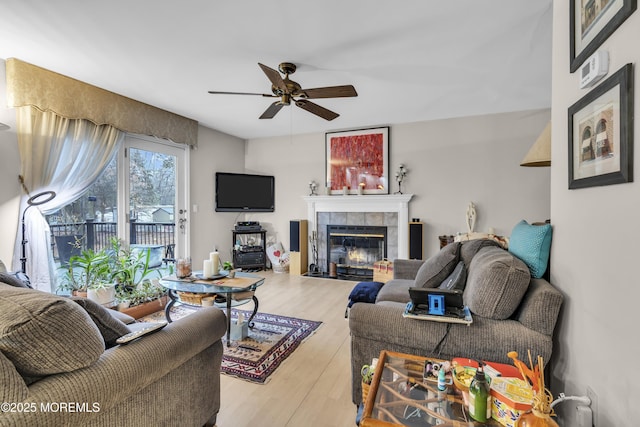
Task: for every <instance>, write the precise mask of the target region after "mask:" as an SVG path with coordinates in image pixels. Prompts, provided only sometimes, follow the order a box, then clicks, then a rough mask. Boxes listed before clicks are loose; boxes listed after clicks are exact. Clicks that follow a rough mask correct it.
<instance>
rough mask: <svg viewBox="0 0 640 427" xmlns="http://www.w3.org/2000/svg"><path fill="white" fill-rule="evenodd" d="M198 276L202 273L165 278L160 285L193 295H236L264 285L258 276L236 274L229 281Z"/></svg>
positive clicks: (242, 273) (196, 272)
mask: <svg viewBox="0 0 640 427" xmlns="http://www.w3.org/2000/svg"><path fill="white" fill-rule="evenodd" d="M198 274H200V276H201V275H202V272H201V271H200V272H198V271H194V274H193V275H192V276H191V277H190V278H187V279H178V278H177V277H176V276H175V275H171V276H165V277H163V278H161V279H160V281H159V282H160V284H161V285H162V286H163V287H164V288H167V289H172V290H174V291H179V292H191V293H201V294H208V293H220V294H222V293H227V294H231V293H236V292H246V291H254V290H255V289H256V288H257V287H258V286H261V285H262V284H263V283H264V277H261V276H258V275H257V274H252V273H245V272H242V271H239V272H236V275H235V277H234V278H232V279H229V278H227V277H223V278H220V279H214V280H206V279H201V278H198Z"/></svg>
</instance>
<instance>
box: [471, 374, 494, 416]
mask: <svg viewBox="0 0 640 427" xmlns="http://www.w3.org/2000/svg"><path fill="white" fill-rule="evenodd" d="M482 365H483V363H482V362H480V363H479V365H478V369H476V376H475V377H474V378H473V381H471V385H470V386H469V415H471V418H473V419H474V420H476V421H480V422H485V421H487V420H489V419H490V418H491V394H490V393H489V383H488V382H487V377H486V376H485V374H484V369H483V367H482Z"/></svg>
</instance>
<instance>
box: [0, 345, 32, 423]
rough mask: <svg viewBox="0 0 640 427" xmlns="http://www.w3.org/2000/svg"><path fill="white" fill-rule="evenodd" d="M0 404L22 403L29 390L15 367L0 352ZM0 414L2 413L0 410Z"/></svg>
mask: <svg viewBox="0 0 640 427" xmlns="http://www.w3.org/2000/svg"><path fill="white" fill-rule="evenodd" d="M0 384H2V387H0V402H22V401H23V400H24V399H25V398H26V397H27V395H28V394H29V390H28V389H27V384H26V383H25V382H24V380H23V379H22V377H21V376H20V374H19V373H18V371H16V367H15V366H13V363H11V361H10V360H9V359H7V357H6V356H5V355H4V354H2V352H0ZM0 412H2V411H1V410H0Z"/></svg>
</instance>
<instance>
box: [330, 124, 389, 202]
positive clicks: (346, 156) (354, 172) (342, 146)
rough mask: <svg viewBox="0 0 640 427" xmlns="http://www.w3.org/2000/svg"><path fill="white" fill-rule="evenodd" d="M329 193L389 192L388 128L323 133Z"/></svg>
mask: <svg viewBox="0 0 640 427" xmlns="http://www.w3.org/2000/svg"><path fill="white" fill-rule="evenodd" d="M325 143H326V150H327V151H326V152H327V169H326V186H327V188H329V189H330V191H331V194H388V193H389V128H388V127H379V128H373V129H359V130H351V131H341V132H327V133H326V134H325Z"/></svg>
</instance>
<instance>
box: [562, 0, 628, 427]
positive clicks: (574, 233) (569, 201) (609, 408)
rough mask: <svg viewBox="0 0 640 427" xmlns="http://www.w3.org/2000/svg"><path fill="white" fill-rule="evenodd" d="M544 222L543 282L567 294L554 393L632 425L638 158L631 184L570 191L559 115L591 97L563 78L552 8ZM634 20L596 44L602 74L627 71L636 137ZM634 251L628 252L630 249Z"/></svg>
mask: <svg viewBox="0 0 640 427" xmlns="http://www.w3.org/2000/svg"><path fill="white" fill-rule="evenodd" d="M553 20H554V25H553V34H554V37H553V38H554V41H553V61H552V62H553V90H552V93H553V96H552V123H553V129H552V141H553V142H552V159H553V161H552V166H551V219H552V222H553V224H554V235H553V245H552V251H551V281H552V282H553V283H554V284H555V285H556V286H558V287H559V288H560V289H561V290H562V291H563V292H564V294H565V298H566V299H565V304H564V309H563V314H562V318H561V321H560V324H559V327H558V329H557V331H558V337H557V344H556V347H555V350H554V360H553V378H552V388H553V392H554V395H557V394H558V393H559V392H565V393H566V394H567V395H585V394H586V388H587V386H590V387H591V388H592V389H593V390H594V391H595V392H596V394H597V396H598V403H597V409H598V412H599V418H598V420H597V424H596V426H599V427H607V426H631V425H637V424H638V420H639V419H640V406H639V405H638V404H637V401H638V400H637V399H640V386H639V385H638V378H637V375H635V374H631V375H629V374H627V367H630V366H635V365H636V362H635V360H634V356H636V355H637V354H638V352H639V351H640V344H639V342H640V340H638V331H637V325H638V320H637V319H638V312H637V301H638V299H640V288H639V287H638V284H639V283H640V279H639V278H638V274H637V272H636V271H635V270H633V269H632V268H631V267H632V266H633V265H635V263H636V262H638V255H639V252H638V249H637V247H636V243H637V240H638V237H640V225H639V224H640V223H639V220H638V212H639V211H640V210H639V209H638V208H639V207H640V202H639V196H638V195H639V194H640V183H638V182H637V181H638V179H637V170H638V168H637V167H638V164H640V163H639V160H640V150H638V149H637V144H636V150H635V154H634V156H633V160H634V163H635V165H636V182H633V183H627V184H618V185H613V186H606V187H592V188H586V189H580V190H568V184H567V182H568V168H567V161H568V160H567V159H568V149H567V138H568V137H567V135H568V124H567V108H569V106H571V105H572V104H573V103H575V102H576V101H578V100H579V99H580V98H582V97H583V96H584V95H585V94H587V93H588V92H589V90H588V89H586V90H581V89H579V88H578V81H579V73H578V72H575V73H573V74H571V73H570V72H569V43H568V41H569V36H568V35H569V7H568V6H567V3H566V2H559V1H556V2H554V11H553ZM639 39H640V13H639V12H638V11H636V12H635V13H634V14H633V15H631V17H630V18H629V19H628V20H627V21H626V22H625V23H624V24H622V26H621V27H619V28H618V29H617V30H616V31H615V33H614V34H613V35H612V36H611V37H609V39H608V40H607V41H605V42H604V44H603V45H602V47H601V49H604V50H607V51H608V52H609V57H610V68H609V70H610V72H609V75H610V74H612V73H614V72H615V71H617V70H619V69H620V68H621V67H622V66H623V65H624V64H626V63H629V62H631V63H635V64H636V66H635V70H634V73H633V74H634V81H635V85H636V89H635V95H634V104H635V111H636V113H635V114H634V117H635V121H634V123H633V130H634V134H635V135H636V140H637V136H638V135H640V133H639V132H638V130H639V129H638V111H639V107H640V102H639V101H640V97H639V94H640V91H638V89H637V88H638V83H639V79H638V69H637V63H638V61H639V60H640V50H638V43H637V40H639ZM634 248H636V249H634ZM556 408H557V410H558V411H559V412H560V413H561V415H562V419H563V422H561V423H560V424H561V425H563V426H569V427H571V426H576V425H577V423H576V421H575V420H574V414H575V409H574V408H575V405H572V404H571V403H563V404H560V405H559V406H557V407H556Z"/></svg>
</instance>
